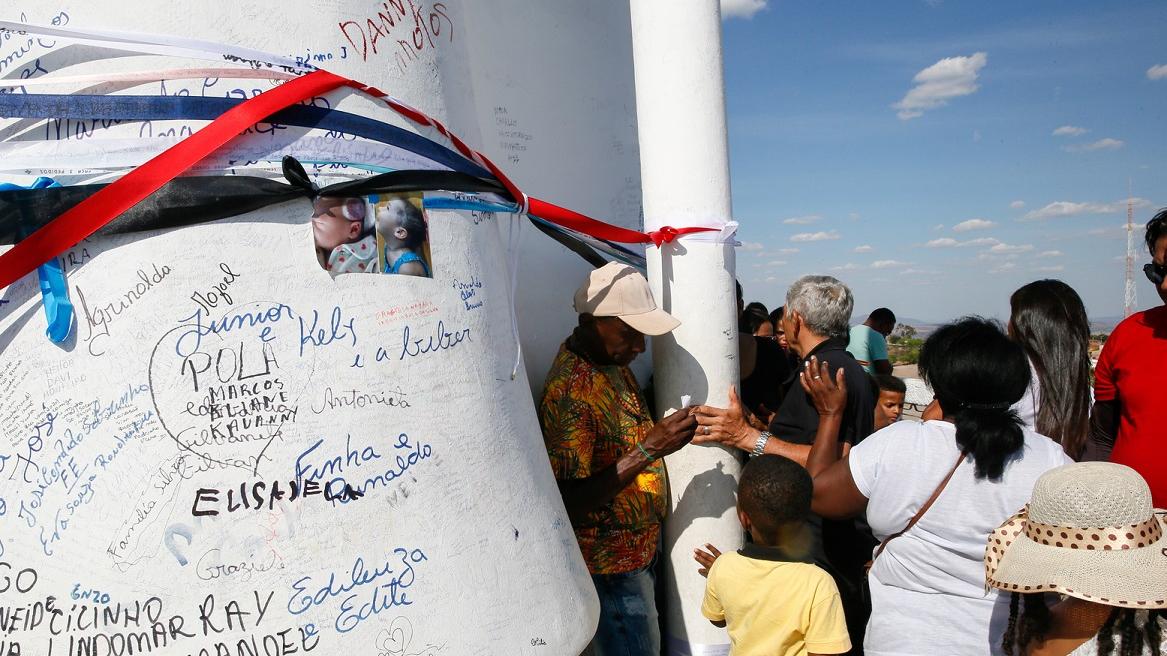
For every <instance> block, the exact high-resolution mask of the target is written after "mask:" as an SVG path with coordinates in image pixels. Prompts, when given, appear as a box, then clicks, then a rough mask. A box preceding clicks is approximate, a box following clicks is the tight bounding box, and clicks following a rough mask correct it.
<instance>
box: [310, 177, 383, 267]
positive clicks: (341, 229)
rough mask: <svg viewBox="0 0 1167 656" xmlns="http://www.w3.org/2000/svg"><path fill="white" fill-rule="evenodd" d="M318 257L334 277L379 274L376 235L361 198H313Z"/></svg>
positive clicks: (366, 207)
mask: <svg viewBox="0 0 1167 656" xmlns="http://www.w3.org/2000/svg"><path fill="white" fill-rule="evenodd" d="M312 236H313V239H314V240H315V243H316V259H317V261H318V262H320V266H321V267H323V268H324V270H325V271H327V272H328V273H330V274H332V275H333V276H336V275H339V274H342V273H378V272H379V271H380V269H379V268H378V267H377V237H376V234H375V231H374V227H373V220H372V214H371V213H370V212H369V206H368V203H367V202H366V200H365V199H364V198H361V197H347V198H345V197H337V198H329V197H324V196H321V197H318V198H316V199H314V200H313V201H312Z"/></svg>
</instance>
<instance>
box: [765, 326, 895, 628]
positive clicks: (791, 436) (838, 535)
mask: <svg viewBox="0 0 1167 656" xmlns="http://www.w3.org/2000/svg"><path fill="white" fill-rule="evenodd" d="M812 355H813V356H817V357H818V359H819V361H820V362H823V361H825V362H826V363H827V368H828V369H829V370H830V372H831V376H834V375H835V371H836V370H837V369H838V368H839V367H842V368H843V370H844V371H845V372H846V373H845V374H844V379H843V380H844V384H845V385H846V386H847V406H846V408H844V410H843V417H842V419H843V421H842V424H841V426H840V428H839V439H840V440H843V441H846V442H850V443H851V444H852V445H854V444H858V443H859V442H860V441H861V440H862V439H863V438H865V437H867V436H868V435H870V434H871V433H872V432H873V431H874V429H875V401H876V399H875V396H874V395H873V394H872V392H871V384H870V383H869V382H868V378H867V372H866V371H864V370H863V366H862V365H860V364H859V363H858V362H857V361H856V360H855V357H854V356H853V355H851V354H850V353H848V352H847V339H846V338H837V337H833V338H831V339H828V340H827V341H825V342H823V343H821V344H819V345H818V346H816V347H815V348H814V349H813V350H811V352H810V353H808V354H807V355H806V357H805V358H803V360H802V361H801V362H800V363H799V366H798V368H797V370H796V371H795V372H794V374H793V376H791V378H790V380H788V381H787V385H788V389H787V390H786V396H785V397H784V398H783V399H782V405H781V406H779V407H778V412H777V413H775V415H774V419H773V421H771V422H770V426H769V429H770V432H771V433H773V434H774V437H776V438H778V439H781V440H785V441H787V442H792V443H794V444H814V436H815V433H817V432H818V427H819V413H818V411H817V410H815V408H814V402H813V401H811V399H810V397H809V396H807V394H806V390H804V389H802V383H800V382H799V380H798V375H799V373H800V372H802V371H805V369H806V363H807V362H809V361H810V357H811V356H812ZM807 523H808V524H809V525H810V528H811V533H812V536H813V543H812V547H811V549H812V556H813V557H814V560H815V562H816V563H817V564H818V565H819V566H821V567H822V568H823V569H825V570H827V572H829V573H830V574H831V576H832V577H833V578H834V579H835V583H836V584H837V585H838V587H839V592H840V594H841V595H842V598H843V603H844V606H845V607H846V608H848V611H847V613H848V627H849V630H851V631H852V634H853V635H861V634H862V623H863V622H865V621H866V616H863V615H861V613H859V612H858V611H856V610H854V609H855V608H856V606H855V604H856V603H860V601H859V594H860V589H861V586H862V580H863V564H864V563H865V562H867V560H868V559H869V558H870V557H871V547H872V545H873V542H874V538H871V537H870V534H869V532H868V530H867V529H866V528H865V526H856V522H855V521H854V520H849V519H848V520H843V521H832V520H824V519H822V518H821V517H819V516H818V515H813V514H812V515H811V516H810V517H809V518H808V522H807ZM852 615H854V616H855V618H854V620H855V621H854V622H852ZM852 624H855V625H854V626H852Z"/></svg>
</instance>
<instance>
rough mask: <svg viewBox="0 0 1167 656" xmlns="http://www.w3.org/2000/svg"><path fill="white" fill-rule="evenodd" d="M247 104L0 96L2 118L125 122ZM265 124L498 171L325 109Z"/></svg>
mask: <svg viewBox="0 0 1167 656" xmlns="http://www.w3.org/2000/svg"><path fill="white" fill-rule="evenodd" d="M242 102H244V100H242V99H239V98H204V97H201V96H93V95H84V94H48V93H30V94H24V93H21V94H0V118H33V119H54V118H55V119H64V118H72V119H81V120H85V119H106V120H122V121H183V120H186V121H212V120H214V119H216V118H219V116H220V115H222V114H223V113H224V112H226V111H227V110H229V109H231V108H232V107H235V106H236V105H238V104H240V103H242ZM264 122H265V123H272V124H280V125H292V126H295V127H301V128H317V129H320V130H329V131H332V132H339V133H344V134H351V135H353V136H357V137H361V138H363V139H369V140H371V141H376V142H378V143H383V144H387V145H390V146H396V147H397V148H401V149H402V150H407V151H409V152H411V153H414V154H416V155H420V156H422V157H424V158H426V159H428V160H430V161H432V162H436V163H438V164H441V165H443V166H446V167H449V168H450V169H452V170H454V171H459V172H462V173H466V174H469V175H473V176H475V177H479V178H489V179H492V180H493V179H494V174H493V173H491V172H490V171H487V170H486V169H485V168H483V167H481V166H479V165H478V164H475V163H474V162H472V161H470V160H469V159H466V158H465V157H463V156H462V155H460V154H458V153H457V152H455V151H453V150H451V149H449V148H446V147H445V146H443V145H441V144H439V143H435V142H433V141H430V140H429V139H426V138H425V137H423V136H421V135H419V134H415V133H413V132H410V131H409V130H406V129H403V128H399V127H397V126H396V125H390V124H388V123H382V122H381V121H374V120H373V119H371V118H367V117H364V116H358V115H357V114H350V113H349V112H342V111H339V110H335V109H328V108H326V107H310V106H308V105H293V106H291V107H287V108H285V109H282V110H280V111H278V112H276V113H275V114H272V115H271V116H269V117H268V118H267V119H266V120H265V121H264Z"/></svg>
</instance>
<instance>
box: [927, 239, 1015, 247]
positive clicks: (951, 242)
mask: <svg viewBox="0 0 1167 656" xmlns="http://www.w3.org/2000/svg"><path fill="white" fill-rule="evenodd" d="M999 243H1001V242H1000V241H999V240H997V239H994V238H992V237H979V238H977V239H966V240H965V241H957V240H955V239H953V238H952V237H941V238H939V239H933V240H932V241H930V242H928V243H926V244H924V246H925V247H926V248H953V247H958V246H959V247H964V246H993V245H995V244H999Z"/></svg>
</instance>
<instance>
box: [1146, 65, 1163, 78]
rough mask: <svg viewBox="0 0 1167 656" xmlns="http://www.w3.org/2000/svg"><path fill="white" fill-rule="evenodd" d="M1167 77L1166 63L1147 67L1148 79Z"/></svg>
mask: <svg viewBox="0 0 1167 656" xmlns="http://www.w3.org/2000/svg"><path fill="white" fill-rule="evenodd" d="M1165 77H1167V64H1158V65H1156V66H1152V67H1150V68H1148V69H1147V79H1148V80H1162V79H1163V78H1165Z"/></svg>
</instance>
